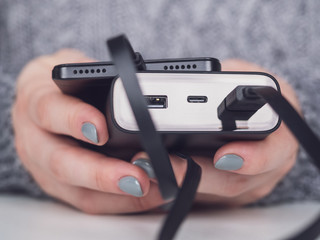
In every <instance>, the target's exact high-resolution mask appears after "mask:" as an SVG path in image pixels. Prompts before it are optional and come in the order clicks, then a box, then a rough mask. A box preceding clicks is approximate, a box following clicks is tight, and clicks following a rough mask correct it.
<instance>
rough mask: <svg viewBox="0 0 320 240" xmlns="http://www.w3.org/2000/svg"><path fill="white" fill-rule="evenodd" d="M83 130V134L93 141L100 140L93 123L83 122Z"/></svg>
mask: <svg viewBox="0 0 320 240" xmlns="http://www.w3.org/2000/svg"><path fill="white" fill-rule="evenodd" d="M81 131H82V134H83V136H85V137H86V138H87V139H88V140H90V141H91V142H94V143H98V142H99V141H98V134H97V129H96V126H95V125H93V124H92V123H89V122H85V123H84V124H82V127H81Z"/></svg>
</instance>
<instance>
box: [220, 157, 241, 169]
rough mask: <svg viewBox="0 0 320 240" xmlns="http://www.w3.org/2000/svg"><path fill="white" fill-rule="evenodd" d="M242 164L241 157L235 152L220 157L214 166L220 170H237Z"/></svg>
mask: <svg viewBox="0 0 320 240" xmlns="http://www.w3.org/2000/svg"><path fill="white" fill-rule="evenodd" d="M242 165H243V159H242V158H241V157H239V156H238V155H235V154H227V155H224V156H223V157H221V158H220V159H219V160H218V161H217V162H216V164H215V165H214V167H215V168H217V169H220V170H229V171H230V170H238V169H240V168H241V167H242Z"/></svg>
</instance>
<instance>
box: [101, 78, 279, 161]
mask: <svg viewBox="0 0 320 240" xmlns="http://www.w3.org/2000/svg"><path fill="white" fill-rule="evenodd" d="M137 76H138V81H139V85H140V87H141V90H142V92H143V95H145V96H146V97H148V98H150V96H151V97H154V98H153V99H155V101H157V97H159V99H160V98H162V99H161V101H162V100H164V99H165V101H164V102H160V103H161V104H163V106H162V105H161V106H160V107H157V106H156V107H155V108H154V107H153V105H150V106H151V108H150V109H149V112H150V114H151V117H152V119H153V122H154V124H155V126H156V129H157V131H158V132H159V133H160V134H161V135H162V138H163V141H164V144H165V146H166V147H167V149H168V151H169V152H171V151H172V152H176V151H178V152H182V153H184V154H191V155H205V156H213V155H214V153H215V151H216V150H217V149H218V148H219V147H220V146H222V145H223V144H225V143H227V142H231V141H240V140H261V139H263V138H265V137H266V136H267V135H268V134H270V133H272V132H273V131H275V130H276V129H277V128H278V127H279V125H280V119H279V117H278V115H277V114H276V113H275V112H274V111H273V110H272V109H271V107H270V106H269V105H268V104H266V105H265V106H263V107H262V108H261V109H260V110H258V111H257V112H256V113H255V114H254V115H253V116H252V117H251V118H250V119H249V120H248V121H236V124H237V129H236V130H234V131H223V130H222V124H221V121H220V120H219V118H218V113H217V108H218V106H219V105H220V103H221V102H222V101H223V100H224V98H225V97H226V96H227V95H228V94H229V93H230V92H231V91H232V90H233V89H234V88H236V87H237V86H239V85H250V86H252V85H254V86H271V87H273V88H275V89H276V90H278V91H280V88H279V84H278V83H277V81H276V79H275V78H274V77H273V76H271V75H269V74H267V73H262V72H215V73H212V72H211V73H208V72H193V73H190V72H189V73H183V72H181V73H164V72H141V73H137ZM190 97H191V98H190ZM192 97H194V98H192ZM190 99H191V100H192V101H189V100H190ZM194 100H195V101H194ZM197 100H199V101H197ZM106 116H107V122H108V129H109V141H108V143H107V144H106V148H105V149H106V151H105V152H106V154H108V155H111V156H115V157H121V158H128V159H129V158H130V157H132V156H133V155H134V154H135V153H136V152H138V151H143V148H142V146H141V145H140V139H139V129H138V127H137V124H136V121H135V118H134V115H133V113H132V110H131V107H130V104H129V101H128V98H127V95H126V93H125V90H124V88H123V85H122V82H121V79H120V78H117V79H115V80H114V82H113V84H112V87H111V91H110V94H109V100H108V103H107V111H106ZM124 149H125V150H124Z"/></svg>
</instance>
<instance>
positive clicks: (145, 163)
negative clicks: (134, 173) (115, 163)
mask: <svg viewBox="0 0 320 240" xmlns="http://www.w3.org/2000/svg"><path fill="white" fill-rule="evenodd" d="M132 164H134V165H136V166H138V167H140V168H141V169H142V170H144V171H145V172H146V174H148V177H149V178H156V175H155V173H154V171H153V168H152V166H151V163H150V161H149V160H147V159H142V158H140V159H137V160H135V161H134V162H133V163H132Z"/></svg>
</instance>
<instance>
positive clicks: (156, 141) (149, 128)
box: [107, 35, 320, 240]
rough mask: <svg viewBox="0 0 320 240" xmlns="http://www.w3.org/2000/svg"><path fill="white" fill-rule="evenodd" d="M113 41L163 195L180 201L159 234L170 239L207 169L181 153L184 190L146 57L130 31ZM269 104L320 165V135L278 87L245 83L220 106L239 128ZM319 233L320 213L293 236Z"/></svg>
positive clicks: (230, 125)
mask: <svg viewBox="0 0 320 240" xmlns="http://www.w3.org/2000/svg"><path fill="white" fill-rule="evenodd" d="M107 45H108V48H109V51H110V53H111V56H112V58H113V61H114V64H115V66H116V68H117V70H118V73H119V76H120V78H121V80H122V83H123V86H124V88H125V91H126V94H127V96H128V99H129V102H130V105H131V108H132V110H133V113H134V116H135V118H136V121H137V124H138V127H139V130H140V136H141V142H142V144H143V147H144V149H145V151H146V152H147V154H148V155H149V157H150V159H151V164H152V166H153V169H154V171H155V174H156V177H157V180H158V183H159V189H160V192H161V194H162V197H163V198H164V199H165V200H174V199H175V200H174V203H173V206H172V207H171V210H170V212H169V214H168V216H167V218H166V219H165V222H164V224H163V226H162V229H161V231H160V234H159V236H158V239H159V240H170V239H173V237H174V235H175V233H176V231H177V230H178V228H179V226H180V225H181V223H182V222H183V220H184V218H185V217H186V216H187V214H188V212H189V210H190V208H191V206H192V202H193V199H194V197H195V194H196V191H197V187H198V185H199V182H200V178H201V168H200V166H199V165H198V164H196V163H195V162H194V161H193V160H192V159H191V158H190V157H189V156H184V155H182V154H178V156H180V157H182V158H184V159H186V160H187V163H188V167H187V172H186V175H185V178H184V181H183V183H182V186H181V188H180V189H179V188H178V185H177V182H176V180H175V176H174V173H173V169H172V166H171V163H170V159H169V155H168V153H167V151H166V149H165V148H164V146H163V143H162V139H161V135H160V134H159V133H158V132H157V131H156V129H155V127H154V124H153V121H152V119H151V116H150V113H149V111H148V108H147V104H146V100H145V99H144V97H143V95H142V91H141V89H140V86H139V83H138V79H137V76H136V70H143V69H144V67H143V66H144V61H143V58H142V57H141V55H140V54H135V53H134V52H133V49H132V47H131V45H130V43H129V41H128V40H127V38H126V37H125V36H124V35H121V36H118V37H115V38H112V39H110V40H108V41H107ZM265 103H268V104H269V105H270V106H271V107H272V108H273V109H274V110H275V111H276V112H277V114H278V115H279V117H280V118H281V119H282V120H283V121H284V122H285V123H286V125H287V126H288V128H289V129H290V130H291V131H292V133H293V135H294V136H295V137H296V138H297V139H298V141H299V142H300V143H301V145H302V146H303V147H304V148H305V149H306V151H307V152H308V153H309V154H310V156H311V157H312V158H313V159H314V160H315V164H316V166H317V167H318V169H320V162H319V161H317V157H318V156H320V141H319V139H318V138H317V136H316V135H315V134H314V133H313V132H312V130H311V129H310V128H309V126H308V125H307V124H306V123H305V122H304V120H303V119H302V118H301V117H300V115H299V114H298V113H297V112H296V111H295V110H294V108H293V107H292V106H291V105H290V104H289V103H288V101H287V100H286V99H285V98H284V97H283V96H282V95H281V93H280V92H278V91H277V90H275V89H274V88H272V87H261V86H239V87H237V88H236V89H235V90H233V91H232V92H231V93H230V94H229V95H228V96H227V97H226V98H225V99H224V101H223V102H222V103H221V104H220V106H219V108H218V116H219V118H220V119H221V121H222V126H223V131H227V132H228V131H233V130H235V129H236V123H235V121H236V120H248V119H249V118H250V117H251V116H252V115H253V114H254V113H255V112H256V111H257V110H259V109H260V108H261V107H262V106H263V105H264V104H265ZM319 233H320V217H319V218H317V220H316V221H314V222H313V223H312V224H311V225H310V226H309V227H308V228H307V229H305V230H304V231H302V232H301V233H299V234H297V235H295V236H293V237H290V238H288V239H287V240H302V239H303V240H313V239H315V238H316V237H317V236H318V235H319Z"/></svg>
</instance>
